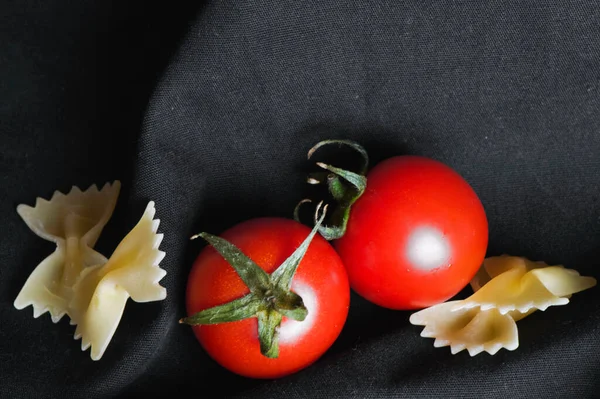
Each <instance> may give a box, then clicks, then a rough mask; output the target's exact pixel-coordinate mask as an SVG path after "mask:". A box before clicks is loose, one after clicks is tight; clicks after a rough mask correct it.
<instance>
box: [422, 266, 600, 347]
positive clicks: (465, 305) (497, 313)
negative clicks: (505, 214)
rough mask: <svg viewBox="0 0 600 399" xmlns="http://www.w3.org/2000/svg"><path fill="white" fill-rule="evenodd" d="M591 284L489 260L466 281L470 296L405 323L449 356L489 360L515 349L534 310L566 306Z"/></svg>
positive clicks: (552, 269) (557, 271) (561, 270)
mask: <svg viewBox="0 0 600 399" xmlns="http://www.w3.org/2000/svg"><path fill="white" fill-rule="evenodd" d="M595 285H596V279H594V278H593V277H584V276H581V275H580V274H579V273H578V272H577V271H576V270H572V269H567V268H565V267H563V266H562V265H557V266H548V265H547V264H546V263H544V262H539V261H537V262H534V261H531V260H529V259H526V258H522V257H516V256H508V255H502V256H498V257H491V258H487V259H486V260H485V261H484V264H483V265H482V267H481V269H480V270H479V272H478V273H477V275H476V276H475V277H474V278H473V280H472V281H471V286H472V287H473V290H474V291H475V292H474V294H473V295H471V296H470V297H468V298H466V299H464V300H456V301H449V302H445V303H441V304H438V305H434V306H431V307H429V308H426V309H423V310H421V311H418V312H416V313H413V314H412V315H411V316H410V322H411V323H412V324H415V325H422V326H425V328H424V329H423V331H422V332H421V336H422V337H428V338H435V341H434V346H435V347H441V346H450V348H451V352H452V353H453V354H455V353H458V352H460V351H461V350H464V349H466V350H467V351H468V352H469V354H470V355H471V356H474V355H476V354H478V353H481V352H483V351H485V352H488V353H490V354H492V355H493V354H495V353H496V352H497V351H498V350H500V349H502V348H505V349H508V350H515V349H516V348H517V347H518V345H519V341H518V336H517V326H516V322H517V321H519V320H521V319H523V318H524V317H527V316H529V315H530V314H532V313H533V312H535V311H536V310H545V309H547V308H548V307H549V306H556V305H565V304H567V303H568V302H569V299H568V298H569V297H570V296H571V295H572V294H574V293H577V292H580V291H583V290H586V289H588V288H591V287H593V286H595Z"/></svg>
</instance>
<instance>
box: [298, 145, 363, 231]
mask: <svg viewBox="0 0 600 399" xmlns="http://www.w3.org/2000/svg"><path fill="white" fill-rule="evenodd" d="M332 144H335V145H343V146H348V147H350V148H352V149H353V150H355V151H356V152H358V153H359V155H360V156H361V160H362V163H361V165H360V167H359V168H358V170H357V171H356V172H352V171H349V170H345V169H341V168H337V167H335V166H332V165H330V164H327V163H324V162H317V163H316V165H317V166H318V167H319V168H321V169H323V170H324V171H323V172H315V173H311V174H310V175H309V176H308V178H307V179H306V182H307V183H309V184H313V185H316V184H326V185H327V189H328V192H329V194H330V195H331V196H332V197H333V199H334V200H335V201H336V202H337V207H336V208H335V209H334V210H333V212H332V213H331V218H330V221H331V223H330V224H329V225H322V226H319V233H320V234H321V235H322V236H323V237H324V238H325V239H326V240H329V241H330V240H335V239H338V238H341V237H342V236H343V235H344V234H345V233H346V226H347V224H348V218H349V217H350V208H351V207H352V205H353V204H354V203H355V202H356V200H357V199H358V198H359V197H360V196H361V195H362V194H363V193H364V191H365V189H366V187H367V178H366V176H365V175H366V173H367V170H368V167H369V156H368V154H367V151H366V150H365V149H364V148H363V147H362V146H361V145H360V144H358V143H356V142H354V141H351V140H323V141H320V142H318V143H317V144H315V145H314V146H313V147H312V148H311V149H310V150H309V151H308V159H310V158H311V157H312V156H313V155H314V153H315V152H316V151H317V150H318V149H319V148H321V147H323V146H325V145H332ZM307 202H311V201H310V200H308V199H304V200H302V201H300V202H299V203H298V205H296V208H295V209H294V219H295V220H296V221H300V216H299V208H300V206H301V205H302V204H305V203H307ZM315 222H316V220H315Z"/></svg>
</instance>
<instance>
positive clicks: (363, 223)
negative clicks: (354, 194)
mask: <svg viewBox="0 0 600 399" xmlns="http://www.w3.org/2000/svg"><path fill="white" fill-rule="evenodd" d="M366 177H367V185H366V190H365V191H364V193H363V194H362V195H361V196H360V197H359V198H358V199H357V200H356V202H355V203H354V204H353V205H352V208H351V210H350V214H349V218H348V221H347V226H346V231H345V234H344V235H343V236H342V237H341V238H339V239H338V240H337V241H335V248H336V249H337V251H338V253H339V254H340V257H341V258H342V261H343V262H344V264H345V266H346V269H347V271H348V276H349V279H350V285H351V287H352V289H353V290H354V291H356V292H357V293H358V294H359V295H361V296H362V297H364V298H366V299H367V300H369V301H371V302H373V303H375V304H377V305H380V306H382V307H386V308H391V309H398V310H409V309H418V308H424V307H428V306H431V305H434V304H437V303H440V302H444V301H446V300H448V299H450V298H451V297H453V296H455V295H456V294H457V293H459V292H460V290H461V289H462V288H464V287H465V286H466V285H467V284H468V283H469V281H470V280H471V278H472V277H473V276H474V275H475V274H476V272H477V270H478V269H479V267H480V266H481V264H482V262H483V259H484V257H485V254H486V249H487V244H488V222H487V218H486V213H485V210H484V208H483V206H482V204H481V202H480V200H479V198H478V196H477V195H476V193H475V192H474V190H473V189H472V188H471V186H470V185H469V184H468V183H467V182H466V181H465V180H464V179H463V178H462V177H461V176H460V175H459V174H458V173H457V172H456V171H454V170H453V169H451V168H450V167H448V166H447V165H445V164H443V163H441V162H439V161H436V160H432V159H429V158H425V157H420V156H397V157H393V158H389V159H387V160H385V161H383V162H381V163H379V164H377V165H376V166H375V167H373V168H372V169H371V171H370V172H369V173H368V174H367V176H366Z"/></svg>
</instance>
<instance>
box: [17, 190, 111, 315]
mask: <svg viewBox="0 0 600 399" xmlns="http://www.w3.org/2000/svg"><path fill="white" fill-rule="evenodd" d="M120 189H121V184H120V182H119V181H115V182H114V183H113V184H108V183H107V184H106V185H104V187H102V189H101V190H98V188H97V187H96V186H95V185H93V186H91V187H90V188H89V189H87V190H86V191H81V190H80V189H79V188H78V187H73V188H72V189H71V191H70V192H69V193H68V194H63V193H61V192H58V191H56V192H55V193H54V195H53V196H52V198H50V200H46V199H43V198H37V200H36V204H35V206H34V207H31V206H29V205H24V204H21V205H19V206H18V207H17V213H18V214H19V215H20V216H21V218H22V219H23V221H25V223H26V224H27V226H29V228H30V229H31V230H32V231H33V232H34V233H35V234H37V235H38V236H39V237H41V238H43V239H45V240H48V241H52V242H54V243H56V249H55V251H54V252H53V253H52V254H50V255H49V256H48V257H47V258H46V259H44V260H43V261H42V262H41V263H40V264H39V265H38V266H37V267H36V268H35V269H34V271H33V272H32V273H31V275H30V276H29V278H28V279H27V281H26V282H25V284H24V286H23V288H22V289H21V292H20V293H19V295H18V296H17V298H16V299H15V301H14V306H15V307H16V308H17V309H24V308H25V307H27V306H29V305H32V306H33V316H34V317H35V318H37V317H39V316H41V315H42V314H44V313H45V312H46V311H48V312H50V316H51V318H52V321H53V322H54V323H57V322H58V321H59V320H60V319H61V318H62V317H63V316H64V315H65V314H67V313H68V303H69V301H70V299H71V296H72V287H73V284H75V281H76V280H77V278H78V277H79V274H80V273H81V271H82V270H83V269H85V268H86V267H88V266H90V265H95V264H99V263H104V262H106V258H105V257H104V256H103V255H101V254H99V253H98V252H96V251H94V250H93V247H94V245H96V241H97V240H98V237H99V236H100V233H101V232H102V230H103V229H104V226H105V225H106V223H107V222H108V220H109V219H110V217H111V216H112V213H113V210H114V208H115V205H116V203H117V197H118V196H119V191H120Z"/></svg>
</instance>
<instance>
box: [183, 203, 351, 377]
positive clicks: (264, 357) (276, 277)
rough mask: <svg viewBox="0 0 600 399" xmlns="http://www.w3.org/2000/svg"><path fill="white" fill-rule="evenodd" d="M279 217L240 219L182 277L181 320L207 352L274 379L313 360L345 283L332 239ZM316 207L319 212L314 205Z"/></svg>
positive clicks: (337, 315) (330, 336)
mask: <svg viewBox="0 0 600 399" xmlns="http://www.w3.org/2000/svg"><path fill="white" fill-rule="evenodd" d="M325 209H326V206H325V208H324V210H323V214H322V215H321V217H320V218H319V220H317V223H316V225H315V227H314V228H313V229H312V231H311V230H310V229H309V228H308V227H307V226H305V225H303V224H301V223H298V222H296V221H294V220H290V219H284V218H257V219H252V220H248V221H245V222H242V223H240V224H238V225H236V226H234V227H232V228H230V229H229V230H227V231H225V232H224V233H223V234H222V235H221V236H220V237H216V236H212V235H210V234H206V233H201V234H200V236H202V237H203V238H204V239H205V240H206V241H208V243H209V244H211V245H210V246H207V247H206V248H204V249H203V250H202V251H201V252H200V254H199V255H198V257H197V259H196V261H195V262H194V264H193V266H192V270H191V272H190V274H189V277H188V283H187V291H186V306H187V313H188V317H186V318H183V319H182V320H180V322H181V323H185V324H189V325H192V328H193V331H194V333H195V335H196V338H197V339H198V341H199V342H200V344H201V345H202V347H203V348H204V349H205V350H206V352H207V353H208V354H209V355H210V356H211V357H212V358H213V359H214V360H215V361H216V362H217V363H219V364H220V365H222V366H223V367H225V368H227V369H228V370H230V371H232V372H234V373H236V374H239V375H242V376H246V377H251V378H278V377H283V376H286V375H289V374H292V373H295V372H297V371H299V370H301V369H304V368H306V367H308V366H309V365H311V364H312V363H314V362H315V361H316V360H318V359H319V358H320V357H321V356H322V355H323V354H324V353H325V352H326V351H327V350H328V349H329V348H330V346H331V345H332V344H333V343H334V341H335V340H336V339H337V337H338V336H339V334H340V332H341V330H342V328H343V326H344V324H345V322H346V319H347V316H348V310H349V305H350V286H349V282H348V276H347V274H346V270H345V269H344V266H343V264H342V262H341V260H340V257H339V255H338V254H337V252H336V251H335V249H334V248H333V247H332V246H331V244H330V243H329V242H328V241H326V240H325V239H324V238H323V237H322V236H321V235H319V234H318V233H317V231H318V227H319V226H320V224H321V222H322V220H323V218H324V217H325ZM317 212H319V209H318V210H317Z"/></svg>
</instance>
